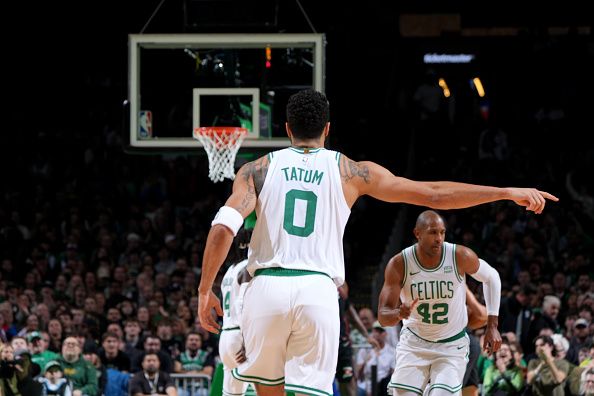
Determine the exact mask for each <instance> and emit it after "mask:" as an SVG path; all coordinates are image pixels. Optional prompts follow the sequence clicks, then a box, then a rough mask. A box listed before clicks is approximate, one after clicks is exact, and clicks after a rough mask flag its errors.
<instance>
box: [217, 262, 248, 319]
mask: <svg viewBox="0 0 594 396" xmlns="http://www.w3.org/2000/svg"><path fill="white" fill-rule="evenodd" d="M247 262H248V261H247V260H243V261H241V262H239V263H237V264H234V265H232V266H230V267H229V268H228V269H227V272H225V276H224V277H223V282H222V283H221V295H222V296H223V329H232V328H236V327H239V323H240V322H241V305H242V300H243V289H245V287H242V285H240V284H239V283H238V282H237V275H238V274H239V272H240V271H241V270H242V269H244V268H245V266H246V265H247ZM243 285H247V283H244V284H243Z"/></svg>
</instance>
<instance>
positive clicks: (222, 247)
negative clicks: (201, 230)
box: [198, 224, 233, 293]
mask: <svg viewBox="0 0 594 396" xmlns="http://www.w3.org/2000/svg"><path fill="white" fill-rule="evenodd" d="M232 243H233V233H232V232H231V230H230V229H228V228H227V227H225V226H224V225H221V224H215V225H214V226H212V227H211V229H210V232H209V233H208V238H207V239H206V247H205V248H204V257H203V259H202V275H201V277H200V285H199V286H198V292H199V293H207V292H208V291H210V290H211V288H212V285H213V283H214V280H215V278H216V276H217V273H218V272H219V269H220V268H221V265H223V262H224V261H225V258H226V257H227V254H228V253H229V249H230V248H231V244H232Z"/></svg>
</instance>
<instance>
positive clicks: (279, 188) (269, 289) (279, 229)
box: [198, 90, 557, 396]
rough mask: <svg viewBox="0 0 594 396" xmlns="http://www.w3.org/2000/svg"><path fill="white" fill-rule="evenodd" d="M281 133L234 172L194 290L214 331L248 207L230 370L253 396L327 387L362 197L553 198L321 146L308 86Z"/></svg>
mask: <svg viewBox="0 0 594 396" xmlns="http://www.w3.org/2000/svg"><path fill="white" fill-rule="evenodd" d="M286 129H287V134H288V135H289V138H290V139H291V147H288V148H286V149H283V150H279V151H275V152H272V153H269V154H268V155H266V156H264V157H261V158H259V159H257V160H255V161H253V162H250V163H247V164H245V165H244V166H242V167H241V169H240V170H239V172H238V173H237V177H236V178H235V181H234V183H233V192H232V194H231V196H230V197H229V199H228V200H227V202H226V203H225V206H223V207H222V208H221V209H220V210H219V212H218V213H217V215H216V217H215V219H214V220H213V222H212V227H211V229H210V232H209V234H208V239H207V242H206V247H205V251H204V258H203V266H202V278H201V279H200V285H199V288H198V292H199V307H198V314H199V316H200V323H202V326H203V327H204V328H205V329H207V330H208V331H211V332H218V331H219V328H220V326H219V325H218V323H217V321H216V318H215V316H214V315H213V312H212V310H215V311H216V314H217V315H222V314H223V312H222V310H221V304H220V301H219V300H218V298H217V297H216V295H215V294H214V293H213V292H212V284H213V281H214V279H215V277H216V274H217V272H218V270H219V268H220V267H221V265H222V263H223V261H224V260H225V256H226V255H227V252H228V250H229V247H230V246H231V243H232V241H233V237H234V235H235V234H236V233H237V231H238V229H239V228H240V227H241V225H242V223H243V218H244V217H245V216H247V215H248V214H249V213H250V212H251V211H252V210H254V209H255V210H256V214H257V218H258V221H257V223H256V227H255V229H254V232H253V235H252V240H251V242H250V251H249V257H248V265H247V268H248V271H249V272H250V274H251V275H252V276H254V278H253V279H252V280H251V281H250V285H249V286H248V288H247V290H246V293H245V297H244V308H243V313H242V321H241V331H242V333H243V338H244V342H245V352H246V357H247V360H246V361H245V362H244V363H242V364H241V365H240V366H239V367H237V368H236V369H235V370H233V375H234V376H235V377H236V378H238V379H241V380H246V381H250V382H254V383H256V384H257V385H256V387H257V392H258V394H259V395H260V396H266V395H279V396H280V395H283V392H284V391H285V390H287V391H292V392H296V393H302V394H310V395H317V396H323V395H329V394H331V393H332V382H333V378H334V373H335V370H336V363H337V353H338V343H339V315H338V299H337V294H336V286H337V285H340V284H342V283H343V281H344V278H345V274H344V259H343V246H342V238H343V233H344V227H345V225H346V223H347V220H348V217H349V214H350V209H351V207H352V206H353V204H354V203H355V201H356V200H357V199H358V198H359V197H360V196H362V195H370V196H372V197H375V198H377V199H380V200H382V201H387V202H403V203H411V204H415V205H422V206H429V207H433V208H437V209H457V208H466V207H469V206H474V205H479V204H483V203H487V202H493V201H498V200H506V199H508V200H512V201H514V202H516V203H517V204H519V205H522V206H525V207H526V208H527V209H528V210H531V211H533V212H535V213H541V212H542V210H543V209H544V206H545V200H546V199H552V200H555V201H556V200H557V198H556V197H554V196H552V195H550V194H548V193H546V192H542V191H539V190H536V189H532V188H497V187H486V186H477V185H471V184H463V183H454V182H416V181H413V180H409V179H405V178H402V177H397V176H395V175H393V174H392V173H390V171H388V170H387V169H385V168H383V167H381V166H380V165H378V164H376V163H373V162H369V161H363V162H355V161H352V160H351V159H349V158H347V157H346V156H344V155H342V154H340V153H338V152H335V151H331V150H326V149H325V148H324V142H325V139H326V137H327V136H328V132H329V130H330V123H329V104H328V101H327V99H326V97H325V96H324V95H323V94H322V93H319V92H316V91H313V90H305V91H301V92H299V93H297V94H295V95H292V96H291V97H290V98H289V103H288V105H287V123H286Z"/></svg>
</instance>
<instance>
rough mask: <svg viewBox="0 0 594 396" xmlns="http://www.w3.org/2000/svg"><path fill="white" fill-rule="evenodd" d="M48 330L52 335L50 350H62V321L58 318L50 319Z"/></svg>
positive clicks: (58, 351)
mask: <svg viewBox="0 0 594 396" xmlns="http://www.w3.org/2000/svg"><path fill="white" fill-rule="evenodd" d="M47 332H48V334H49V337H50V342H49V345H48V347H47V349H48V350H50V351H52V352H56V353H60V352H61V351H62V338H63V333H62V323H60V321H59V320H58V319H50V321H49V323H48V324H47Z"/></svg>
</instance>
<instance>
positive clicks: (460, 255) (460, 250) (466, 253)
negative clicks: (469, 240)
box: [451, 243, 477, 260]
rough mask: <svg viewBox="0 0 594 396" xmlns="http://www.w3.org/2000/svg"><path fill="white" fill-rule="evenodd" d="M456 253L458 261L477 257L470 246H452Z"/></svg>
mask: <svg viewBox="0 0 594 396" xmlns="http://www.w3.org/2000/svg"><path fill="white" fill-rule="evenodd" d="M451 245H452V247H453V248H454V250H455V252H456V260H466V259H476V257H477V255H476V253H475V252H474V250H472V249H471V248H469V247H468V246H464V245H457V244H453V243H452V244H451Z"/></svg>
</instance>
